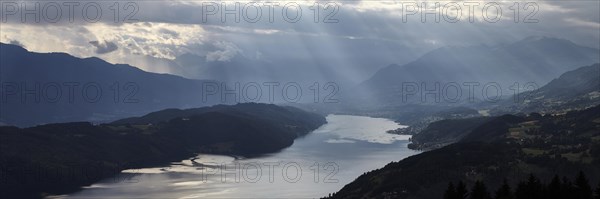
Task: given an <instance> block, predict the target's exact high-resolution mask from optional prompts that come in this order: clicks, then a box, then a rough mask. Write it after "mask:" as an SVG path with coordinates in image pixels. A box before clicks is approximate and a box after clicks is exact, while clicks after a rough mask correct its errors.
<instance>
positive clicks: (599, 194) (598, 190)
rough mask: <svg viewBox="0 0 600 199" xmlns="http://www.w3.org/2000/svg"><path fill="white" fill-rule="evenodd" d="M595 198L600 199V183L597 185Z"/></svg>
mask: <svg viewBox="0 0 600 199" xmlns="http://www.w3.org/2000/svg"><path fill="white" fill-rule="evenodd" d="M595 199H600V183H598V187H596V198H595Z"/></svg>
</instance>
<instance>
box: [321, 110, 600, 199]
mask: <svg viewBox="0 0 600 199" xmlns="http://www.w3.org/2000/svg"><path fill="white" fill-rule="evenodd" d="M580 170H581V171H584V172H585V173H586V174H587V175H588V176H589V179H591V182H592V184H593V185H595V183H597V182H598V180H599V179H600V106H596V107H593V108H589V109H586V110H582V111H571V112H568V113H567V114H564V115H554V116H552V115H547V116H541V115H539V114H530V115H529V116H522V117H521V116H514V115H504V116H498V117H494V118H490V119H489V120H488V121H487V122H484V123H483V124H481V125H479V126H478V127H476V128H473V129H471V132H470V133H469V134H468V135H466V136H465V137H464V138H463V139H462V140H460V141H459V142H458V143H455V144H452V145H449V146H446V147H443V148H440V149H437V150H432V151H428V152H424V153H421V154H419V155H415V156H412V157H409V158H406V159H404V160H402V161H399V162H392V163H390V164H388V165H386V166H385V167H383V168H381V169H378V170H374V171H371V172H368V173H365V174H364V175H362V176H360V177H358V178H357V179H356V180H355V181H354V182H352V183H350V184H348V185H346V186H345V187H344V188H342V189H341V190H340V191H339V192H337V193H335V194H334V195H333V196H332V197H333V198H386V197H387V198H419V199H428V198H442V196H443V194H444V190H445V189H446V187H447V186H448V183H449V182H451V181H452V182H456V181H458V180H462V181H464V182H466V183H467V185H468V187H471V185H473V184H474V182H475V181H476V180H481V181H483V182H485V184H487V185H488V187H489V189H490V190H495V189H496V188H497V187H499V186H500V184H501V183H502V181H503V179H504V178H507V179H508V181H509V183H511V184H512V186H513V187H516V186H515V184H516V182H517V181H518V180H522V179H526V178H527V176H528V175H529V174H530V173H533V174H535V175H536V176H538V177H540V178H541V179H542V180H543V181H545V182H548V181H549V180H550V179H551V178H552V177H553V176H554V175H555V174H558V175H560V176H574V175H575V174H577V172H578V171H580Z"/></svg>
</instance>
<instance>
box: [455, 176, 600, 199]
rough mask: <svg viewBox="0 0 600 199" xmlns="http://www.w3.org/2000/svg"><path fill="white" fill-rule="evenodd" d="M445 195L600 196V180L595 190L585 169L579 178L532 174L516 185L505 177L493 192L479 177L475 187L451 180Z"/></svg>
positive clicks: (499, 198) (461, 198) (518, 198)
mask: <svg viewBox="0 0 600 199" xmlns="http://www.w3.org/2000/svg"><path fill="white" fill-rule="evenodd" d="M443 198H444V199H600V183H598V185H597V187H596V188H595V190H594V189H593V188H592V186H591V185H590V183H589V180H588V179H587V177H586V176H585V174H584V173H583V172H579V173H578V174H577V176H576V177H575V181H571V180H569V179H568V178H567V177H563V178H562V179H561V178H560V177H559V176H558V175H555V176H554V178H552V180H551V181H550V183H548V184H546V183H543V182H542V181H541V180H540V179H539V178H537V177H536V176H535V175H533V174H530V175H529V178H528V179H527V180H525V181H521V182H519V183H518V185H517V187H516V189H514V191H513V188H512V187H511V186H510V185H509V183H508V181H507V180H506V179H505V180H504V182H503V183H502V185H501V186H500V187H499V188H498V189H497V190H496V191H495V192H494V193H493V195H492V194H491V193H490V192H489V191H488V188H487V186H486V185H485V183H484V182H483V181H479V180H478V181H476V182H475V184H474V185H473V186H472V187H471V189H470V190H469V189H467V185H466V184H465V183H464V182H463V181H459V182H458V183H457V184H454V183H452V182H450V183H448V188H447V189H446V191H445V192H444V197H443Z"/></svg>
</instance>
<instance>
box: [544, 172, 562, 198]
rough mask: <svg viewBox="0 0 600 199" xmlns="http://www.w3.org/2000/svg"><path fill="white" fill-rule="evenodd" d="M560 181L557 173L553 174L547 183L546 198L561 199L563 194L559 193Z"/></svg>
mask: <svg viewBox="0 0 600 199" xmlns="http://www.w3.org/2000/svg"><path fill="white" fill-rule="evenodd" d="M561 187H562V183H561V182H560V178H559V177H558V175H554V178H552V181H550V184H548V188H547V191H546V198H548V199H561V198H563V197H564V196H562V194H561Z"/></svg>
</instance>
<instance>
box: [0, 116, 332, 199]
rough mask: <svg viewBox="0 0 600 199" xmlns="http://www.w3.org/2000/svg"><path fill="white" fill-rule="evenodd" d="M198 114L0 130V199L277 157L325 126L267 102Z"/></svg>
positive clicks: (317, 118)
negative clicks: (160, 168)
mask: <svg viewBox="0 0 600 199" xmlns="http://www.w3.org/2000/svg"><path fill="white" fill-rule="evenodd" d="M202 110H204V111H201V112H197V113H194V114H177V113H175V114H166V113H172V111H173V110H165V111H160V112H157V113H153V114H149V115H148V116H152V115H165V114H166V115H169V116H168V117H164V118H163V117H161V118H162V119H161V120H153V122H152V123H145V122H144V123H143V124H142V123H136V122H131V123H129V122H118V123H115V124H102V125H92V124H90V123H87V122H78V123H62V124H48V125H42V126H36V127H30V128H17V127H0V149H1V151H0V152H1V153H0V172H1V173H0V179H1V181H0V183H1V184H2V186H1V192H0V198H15V197H19V198H22V197H25V198H37V197H41V196H43V195H44V194H48V193H50V194H61V193H68V192H73V191H76V190H78V189H79V187H81V186H84V185H89V184H91V183H93V182H96V181H98V180H100V179H103V178H107V177H110V176H113V175H115V174H117V173H119V172H120V171H121V170H123V169H130V168H139V167H147V166H153V165H161V164H166V163H169V162H170V161H179V160H181V159H184V158H188V157H190V156H193V155H194V154H195V153H199V152H204V153H219V154H231V155H245V156H251V155H257V154H262V153H270V152H276V151H278V150H280V149H283V148H285V147H287V146H290V145H291V144H292V143H293V141H294V139H295V138H297V137H298V136H302V135H305V134H307V133H309V132H310V131H311V130H314V129H316V128H317V127H319V126H320V125H322V124H324V123H325V118H323V117H322V116H319V115H316V114H312V113H307V112H304V111H301V110H299V109H296V108H292V107H279V106H275V105H266V104H238V105H234V106H214V107H209V108H203V109H202ZM179 111H180V112H189V110H179ZM142 118H143V117H142ZM130 120H133V119H130Z"/></svg>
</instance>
